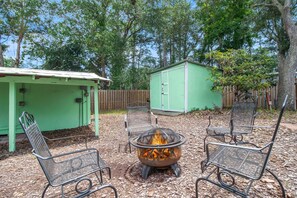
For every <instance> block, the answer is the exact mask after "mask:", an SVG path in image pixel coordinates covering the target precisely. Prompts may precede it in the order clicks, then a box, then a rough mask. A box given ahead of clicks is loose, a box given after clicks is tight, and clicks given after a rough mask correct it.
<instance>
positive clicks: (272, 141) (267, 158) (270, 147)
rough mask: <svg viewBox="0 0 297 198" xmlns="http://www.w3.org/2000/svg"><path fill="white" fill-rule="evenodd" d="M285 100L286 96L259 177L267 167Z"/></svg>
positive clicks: (285, 103)
mask: <svg viewBox="0 0 297 198" xmlns="http://www.w3.org/2000/svg"><path fill="white" fill-rule="evenodd" d="M287 99H288V95H286V97H285V99H284V102H283V105H282V109H281V111H280V113H279V116H278V119H277V123H276V126H275V129H274V132H273V135H272V138H271V142H270V144H269V147H268V151H267V153H266V159H265V162H264V166H263V170H262V173H261V176H262V174H263V172H264V170H265V168H266V166H267V163H268V160H269V157H270V154H271V151H272V147H273V144H274V141H275V138H276V135H277V132H278V129H279V126H280V123H281V120H282V117H283V114H284V111H285V108H286V105H287Z"/></svg>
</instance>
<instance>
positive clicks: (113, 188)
mask: <svg viewBox="0 0 297 198" xmlns="http://www.w3.org/2000/svg"><path fill="white" fill-rule="evenodd" d="M104 188H111V189H112V190H113V192H114V197H115V198H118V192H117V189H116V188H115V187H114V186H113V185H111V184H106V185H102V186H100V187H98V188H96V189H95V190H93V191H90V192H89V193H87V194H84V195H83V196H81V197H86V196H88V195H90V194H92V193H94V192H96V191H98V190H102V189H104Z"/></svg>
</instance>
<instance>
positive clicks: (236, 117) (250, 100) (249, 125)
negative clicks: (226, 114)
mask: <svg viewBox="0 0 297 198" xmlns="http://www.w3.org/2000/svg"><path fill="white" fill-rule="evenodd" d="M256 111H257V97H253V96H251V95H247V94H242V95H240V96H239V97H238V98H237V100H236V101H234V103H233V106H232V109H231V116H230V122H229V127H216V126H212V123H211V117H209V124H208V126H207V128H206V133H207V134H206V137H205V138H204V141H203V142H204V151H205V146H206V139H207V138H208V137H212V138H215V139H217V140H219V141H221V142H230V143H240V142H241V143H243V135H246V134H249V133H251V132H252V130H253V125H254V121H255V118H256V115H257V114H256Z"/></svg>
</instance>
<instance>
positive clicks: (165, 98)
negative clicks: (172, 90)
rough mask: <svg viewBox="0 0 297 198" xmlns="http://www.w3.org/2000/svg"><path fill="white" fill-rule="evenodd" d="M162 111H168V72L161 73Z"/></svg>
mask: <svg viewBox="0 0 297 198" xmlns="http://www.w3.org/2000/svg"><path fill="white" fill-rule="evenodd" d="M162 110H169V84H168V71H162Z"/></svg>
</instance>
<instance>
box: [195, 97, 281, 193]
mask: <svg viewBox="0 0 297 198" xmlns="http://www.w3.org/2000/svg"><path fill="white" fill-rule="evenodd" d="M286 102H287V96H286V98H285V100H284V102H283V106H282V109H281V111H280V114H279V117H278V120H277V124H276V126H275V129H274V133H273V134H272V139H271V141H270V142H268V143H267V144H266V145H265V146H263V147H261V148H259V147H244V146H239V145H234V144H233V145H232V144H223V143H208V144H207V146H206V154H207V158H206V160H204V161H202V162H201V169H202V172H204V171H205V170H208V171H209V170H210V171H209V174H208V175H207V176H205V177H201V178H198V179H197V180H196V197H198V183H199V182H200V181H202V180H204V181H207V182H210V183H212V184H214V185H216V186H218V187H220V188H223V189H225V190H227V191H230V192H232V193H234V194H236V195H239V196H241V197H248V194H249V190H250V188H251V186H252V183H253V182H254V181H255V180H259V179H261V177H262V176H263V173H264V171H265V170H266V171H267V172H269V173H270V174H271V175H272V176H273V177H274V178H275V179H276V180H277V182H278V183H279V185H280V188H281V191H282V196H283V197H285V189H284V187H283V185H282V183H281V181H280V180H279V179H278V178H277V176H276V175H275V174H274V173H273V172H271V170H269V169H268V168H267V163H268V161H269V156H270V154H271V150H272V147H273V144H274V141H275V138H276V135H277V132H278V129H279V125H280V122H281V119H282V116H283V113H284V110H285V106H286ZM211 167H212V168H213V169H211ZM243 178H244V179H246V180H247V183H246V186H245V187H241V188H240V187H239V185H238V183H236V181H235V179H239V180H240V179H243ZM237 181H238V180H237ZM239 183H241V182H239ZM241 184H244V183H241Z"/></svg>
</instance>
